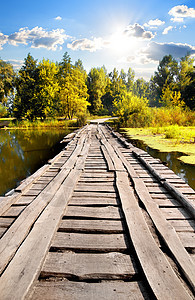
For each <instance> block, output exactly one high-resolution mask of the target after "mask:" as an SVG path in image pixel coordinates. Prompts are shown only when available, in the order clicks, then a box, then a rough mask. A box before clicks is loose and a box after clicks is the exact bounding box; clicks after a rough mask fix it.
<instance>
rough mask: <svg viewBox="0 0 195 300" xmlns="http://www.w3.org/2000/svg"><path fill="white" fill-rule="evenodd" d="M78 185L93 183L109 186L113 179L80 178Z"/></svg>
mask: <svg viewBox="0 0 195 300" xmlns="http://www.w3.org/2000/svg"><path fill="white" fill-rule="evenodd" d="M78 183H79V184H81V183H89V184H91V183H95V184H101V183H103V184H106V185H107V184H111V183H113V178H112V177H103V178H102V177H93V178H89V177H82V178H80V179H79V182H78Z"/></svg>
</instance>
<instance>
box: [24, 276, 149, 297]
mask: <svg viewBox="0 0 195 300" xmlns="http://www.w3.org/2000/svg"><path fill="white" fill-rule="evenodd" d="M140 287H142V288H140ZM142 291H144V284H143V283H142V282H123V281H106V282H104V281H103V282H100V283H91V282H90V283H86V282H71V281H68V280H66V281H62V282H52V281H51V282H47V281H46V282H39V283H37V285H36V287H35V288H34V290H33V293H32V294H31V296H30V297H29V300H40V299H44V300H64V299H70V300H73V299H74V300H77V299H80V300H89V299H93V300H100V299H101V300H114V299H120V300H127V299H133V300H142V299H143V300H149V299H151V298H150V297H149V296H148V295H147V292H146V291H144V292H142Z"/></svg>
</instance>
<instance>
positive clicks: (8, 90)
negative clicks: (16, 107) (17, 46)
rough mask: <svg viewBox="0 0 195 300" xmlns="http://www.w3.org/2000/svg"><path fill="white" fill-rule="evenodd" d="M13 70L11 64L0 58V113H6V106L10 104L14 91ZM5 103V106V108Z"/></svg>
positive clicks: (8, 106)
mask: <svg viewBox="0 0 195 300" xmlns="http://www.w3.org/2000/svg"><path fill="white" fill-rule="evenodd" d="M14 79H15V72H14V70H13V66H12V65H11V64H9V63H7V62H5V61H3V60H1V59H0V105H1V108H0V111H1V115H6V113H7V108H8V109H9V108H10V107H11V105H12V101H9V100H10V99H11V100H12V95H13V93H14ZM6 104H7V108H6Z"/></svg>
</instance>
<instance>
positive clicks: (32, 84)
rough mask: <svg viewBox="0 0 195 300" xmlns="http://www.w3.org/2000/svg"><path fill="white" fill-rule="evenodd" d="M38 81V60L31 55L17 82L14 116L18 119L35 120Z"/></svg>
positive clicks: (25, 61)
mask: <svg viewBox="0 0 195 300" xmlns="http://www.w3.org/2000/svg"><path fill="white" fill-rule="evenodd" d="M37 80H38V70H37V60H35V59H34V58H33V57H32V56H31V55H30V53H29V54H28V56H27V58H25V60H24V65H23V66H22V68H21V69H20V71H19V73H18V76H17V78H16V81H15V85H16V96H15V99H14V115H15V116H16V117H17V118H22V117H26V118H28V119H30V120H33V119H34V107H35V106H36V97H35V91H36V88H37Z"/></svg>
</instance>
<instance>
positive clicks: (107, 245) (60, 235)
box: [51, 232, 128, 252]
mask: <svg viewBox="0 0 195 300" xmlns="http://www.w3.org/2000/svg"><path fill="white" fill-rule="evenodd" d="M51 246H52V247H53V248H54V249H58V250H73V251H77V252H83V251H85V252H86V251H87V252H117V251H118V252H124V251H127V247H128V245H127V244H126V241H125V237H124V235H123V234H114V235H110V234H81V233H65V232H57V233H56V235H55V238H54V240H53V242H52V244H51Z"/></svg>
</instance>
